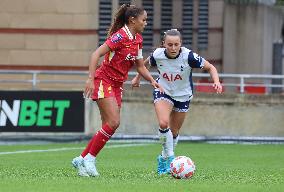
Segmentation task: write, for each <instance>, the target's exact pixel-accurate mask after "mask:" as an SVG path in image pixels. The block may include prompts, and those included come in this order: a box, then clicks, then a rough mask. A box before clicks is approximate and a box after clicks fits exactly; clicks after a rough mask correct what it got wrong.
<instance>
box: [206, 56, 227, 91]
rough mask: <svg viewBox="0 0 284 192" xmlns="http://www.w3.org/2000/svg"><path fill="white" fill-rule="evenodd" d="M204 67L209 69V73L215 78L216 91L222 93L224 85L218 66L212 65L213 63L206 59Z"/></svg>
mask: <svg viewBox="0 0 284 192" xmlns="http://www.w3.org/2000/svg"><path fill="white" fill-rule="evenodd" d="M202 69H204V70H206V71H208V73H209V74H210V76H211V78H212V80H213V87H214V89H215V90H216V92H217V93H222V85H221V83H220V80H219V75H218V72H217V69H216V67H214V65H212V64H211V63H209V62H208V61H206V60H205V59H204V66H203V68H202Z"/></svg>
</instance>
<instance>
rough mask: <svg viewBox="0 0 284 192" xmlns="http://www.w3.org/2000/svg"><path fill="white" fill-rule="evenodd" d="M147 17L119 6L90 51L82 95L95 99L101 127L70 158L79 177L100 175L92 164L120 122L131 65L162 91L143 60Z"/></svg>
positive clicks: (134, 8)
mask: <svg viewBox="0 0 284 192" xmlns="http://www.w3.org/2000/svg"><path fill="white" fill-rule="evenodd" d="M146 19H147V13H146V11H145V10H144V9H142V8H138V7H136V6H134V5H125V4H124V5H122V6H121V7H120V9H119V10H118V12H117V13H116V15H115V18H114V21H113V23H112V25H111V26H110V29H109V31H108V37H107V40H106V41H105V43H104V44H103V45H101V46H100V47H99V48H98V49H97V50H96V51H95V52H94V53H93V54H92V57H91V63H90V65H89V78H88V79H87V81H86V87H85V91H84V96H85V97H86V98H91V99H93V100H95V101H96V102H97V105H98V107H99V110H100V114H101V119H102V128H101V129H100V130H99V131H98V132H97V133H96V134H95V135H94V136H93V138H92V139H91V140H90V142H89V143H88V145H87V147H86V148H85V150H84V151H83V152H82V154H81V155H80V156H79V157H75V158H74V159H73V160H72V164H73V166H74V167H75V168H77V169H78V175H80V176H87V177H88V176H98V175H99V173H98V172H97V169H96V166H95V160H96V156H97V154H98V153H99V152H100V150H101V149H102V148H103V147H104V145H105V144H106V142H107V141H108V140H109V139H110V138H111V136H112V135H113V134H114V132H115V130H116V129H117V128H118V126H119V124H120V107H121V97H122V90H123V89H122V86H123V82H124V81H126V79H127V77H128V72H129V70H130V68H131V67H132V66H133V65H134V64H136V67H137V71H138V73H139V74H141V75H142V76H143V77H144V78H145V79H146V80H148V81H150V82H151V85H152V86H153V87H155V88H158V89H159V90H161V92H163V89H162V87H161V86H160V85H159V84H158V83H157V82H156V81H155V80H154V79H153V77H152V76H151V75H150V73H149V71H148V70H147V69H146V67H145V66H144V63H143V56H142V42H143V39H142V36H141V34H140V33H141V32H142V31H143V30H144V27H145V26H146V25H147V23H146ZM101 56H104V60H103V62H102V65H101V66H100V67H99V68H98V69H97V70H96V68H97V66H98V63H99V59H100V57H101Z"/></svg>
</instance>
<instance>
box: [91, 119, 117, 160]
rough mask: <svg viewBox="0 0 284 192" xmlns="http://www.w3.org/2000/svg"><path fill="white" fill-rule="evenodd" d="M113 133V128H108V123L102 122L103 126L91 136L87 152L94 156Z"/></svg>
mask: <svg viewBox="0 0 284 192" xmlns="http://www.w3.org/2000/svg"><path fill="white" fill-rule="evenodd" d="M113 134H114V130H113V129H112V128H110V126H108V124H104V125H103V127H102V128H101V129H100V130H99V131H98V132H97V133H96V135H95V136H94V137H93V139H92V145H91V148H90V150H89V153H91V154H92V155H93V156H95V157H96V156H97V154H98V153H99V152H100V150H101V149H102V148H103V147H104V146H105V144H106V142H107V141H108V140H109V139H110V138H111V136H112V135H113Z"/></svg>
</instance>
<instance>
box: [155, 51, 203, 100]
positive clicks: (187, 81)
mask: <svg viewBox="0 0 284 192" xmlns="http://www.w3.org/2000/svg"><path fill="white" fill-rule="evenodd" d="M204 61H205V60H204V59H203V58H202V57H200V56H199V55H197V54H196V53H194V52H192V51H191V50H189V49H187V48H185V47H181V49H180V53H179V54H178V55H177V56H176V57H175V58H169V57H168V56H167V54H166V48H157V49H156V50H155V51H154V52H153V54H152V55H151V56H150V64H151V65H152V66H157V68H158V72H159V77H158V79H157V81H158V83H159V84H161V85H162V86H163V88H164V90H165V93H166V94H167V95H169V96H171V97H172V98H173V99H174V100H176V101H181V102H184V101H188V100H190V99H191V98H192V97H193V82H192V69H193V68H203V66H204Z"/></svg>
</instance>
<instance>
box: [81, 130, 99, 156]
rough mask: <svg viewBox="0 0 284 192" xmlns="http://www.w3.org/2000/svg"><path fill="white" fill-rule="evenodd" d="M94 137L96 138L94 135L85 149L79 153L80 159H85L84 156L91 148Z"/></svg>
mask: <svg viewBox="0 0 284 192" xmlns="http://www.w3.org/2000/svg"><path fill="white" fill-rule="evenodd" d="M95 136H96V135H94V136H93V137H92V138H91V140H90V141H89V143H88V145H87V147H86V148H85V149H84V151H83V152H82V153H81V156H82V157H85V156H86V155H87V154H88V153H89V151H90V148H91V146H92V144H93V141H94V137H95Z"/></svg>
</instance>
